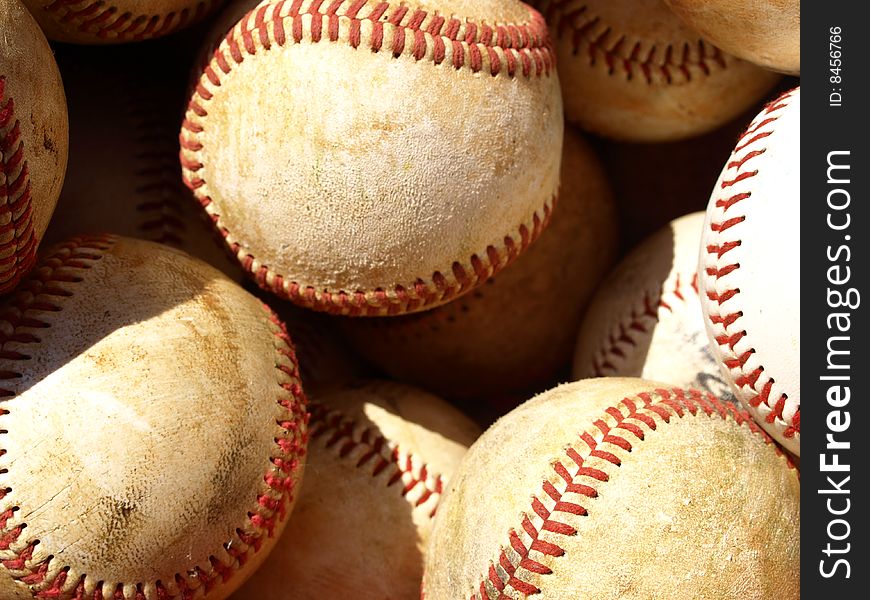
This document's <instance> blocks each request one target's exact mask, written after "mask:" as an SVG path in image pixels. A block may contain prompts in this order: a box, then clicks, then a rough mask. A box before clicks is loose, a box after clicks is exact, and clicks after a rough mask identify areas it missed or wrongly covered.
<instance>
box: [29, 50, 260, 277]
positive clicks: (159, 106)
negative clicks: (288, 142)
mask: <svg viewBox="0 0 870 600" xmlns="http://www.w3.org/2000/svg"><path fill="white" fill-rule="evenodd" d="M63 50H64V52H62V53H61V54H59V56H58V62H59V65H60V69H61V74H62V75H63V78H64V81H65V83H66V89H67V101H68V104H69V115H70V160H69V169H68V171H67V176H66V179H65V180H64V184H63V189H62V190H61V193H60V198H59V200H58V203H57V208H56V210H55V213H54V218H53V219H52V221H51V223H50V224H49V227H48V229H47V231H46V233H45V243H47V244H52V243H56V242H60V241H62V240H65V239H67V238H69V237H70V236H73V235H78V234H83V233H88V234H91V233H115V234H120V235H124V236H130V237H136V238H140V239H145V240H150V241H154V242H160V243H163V244H168V245H171V246H175V247H177V248H180V249H182V250H184V251H185V252H187V253H188V254H191V255H193V256H196V257H197V258H200V259H202V260H205V261H206V262H208V263H209V264H211V265H213V266H215V267H217V268H219V269H221V270H222V271H224V272H225V273H226V274H227V275H228V276H229V277H231V278H233V279H237V280H239V281H241V280H242V279H243V274H242V271H241V269H240V268H239V266H238V264H237V263H236V261H235V260H233V259H232V257H231V256H230V255H229V253H228V252H226V250H225V249H224V247H223V242H222V241H221V240H220V239H219V236H218V235H217V232H216V231H214V227H212V225H211V223H208V222H206V219H204V218H203V215H202V211H200V210H198V208H197V206H196V202H195V201H194V200H193V198H192V197H191V194H190V190H188V189H187V188H186V187H185V186H184V185H183V184H182V183H181V180H180V177H179V167H178V136H177V135H176V133H177V129H178V123H179V120H180V113H181V110H182V108H183V104H184V95H185V87H184V85H185V84H184V77H183V76H182V77H178V78H176V77H173V75H174V74H173V72H172V71H171V69H170V68H167V67H166V65H163V64H161V65H160V67H159V68H152V67H151V66H149V65H148V64H147V59H148V56H149V55H151V54H153V53H154V50H153V49H149V50H147V51H144V50H140V49H139V48H137V47H135V46H134V47H124V48H116V49H114V50H113V51H112V52H110V53H106V52H105V51H104V49H103V48H91V47H81V46H69V47H66V48H63ZM130 61H136V62H137V63H138V62H142V63H145V64H143V65H142V67H141V68H139V69H137V70H135V71H132V72H131V71H129V70H127V69H124V68H123V65H124V64H129V62H130Z"/></svg>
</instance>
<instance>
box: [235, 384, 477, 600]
mask: <svg viewBox="0 0 870 600" xmlns="http://www.w3.org/2000/svg"><path fill="white" fill-rule="evenodd" d="M311 415H312V416H311V445H310V448H309V455H308V463H307V466H306V472H305V484H304V486H303V487H302V489H301V492H300V496H299V502H298V503H297V505H296V508H295V510H294V511H293V515H292V516H291V518H290V522H289V523H288V524H287V528H286V530H285V532H284V534H283V537H282V538H281V540H280V541H279V542H278V544H277V546H276V547H275V550H274V552H272V554H271V555H270V556H269V559H268V560H267V561H266V562H265V563H264V564H263V566H262V567H261V568H260V570H259V571H257V573H256V574H255V575H254V576H253V577H252V578H251V579H250V580H249V581H248V583H247V584H245V586H244V587H242V588H241V589H240V590H239V591H238V592H237V593H236V594H235V595H233V600H319V599H321V598H353V599H354V600H369V599H370V600H388V599H389V600H392V599H396V600H399V599H405V598H415V597H418V596H419V593H420V579H421V577H422V574H423V555H424V553H425V547H426V543H427V541H428V538H429V533H430V531H431V527H432V518H433V516H434V514H435V511H436V509H437V508H438V504H439V502H440V500H441V493H442V490H443V489H444V487H445V486H446V485H447V483H448V481H449V479H450V476H451V475H452V474H453V471H454V470H455V469H456V467H457V465H458V464H459V461H460V460H461V458H462V456H463V455H464V454H465V452H466V450H467V449H468V446H470V445H471V444H472V443H473V442H474V440H475V439H477V437H478V436H479V435H480V430H479V429H478V428H477V426H476V425H474V424H473V423H472V422H471V421H470V420H469V419H468V418H467V417H465V416H464V415H463V414H461V413H460V412H458V411H457V410H456V409H455V408H453V407H451V406H450V405H449V404H447V403H446V402H444V401H443V400H441V399H439V398H438V397H436V396H433V395H431V394H429V393H426V392H423V391H420V390H418V389H416V388H413V387H409V386H406V385H400V384H397V383H390V382H382V381H374V382H367V383H362V384H359V385H356V386H352V387H348V388H345V389H344V390H341V391H337V392H334V393H331V394H327V395H325V396H323V397H322V398H321V400H320V401H319V402H317V403H313V404H312V412H311Z"/></svg>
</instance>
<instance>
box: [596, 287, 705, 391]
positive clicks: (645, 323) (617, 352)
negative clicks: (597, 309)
mask: <svg viewBox="0 0 870 600" xmlns="http://www.w3.org/2000/svg"><path fill="white" fill-rule="evenodd" d="M697 278H698V276H697V274H693V276H692V279H691V284H690V285H689V286H688V289H687V286H686V284H685V281H684V279H682V278H681V277H680V274H679V273H677V276H676V280H675V281H674V283H673V286H672V287H671V289H664V285H663V286H662V289H660V290H659V292H658V294H656V295H654V296H651V295H650V294H649V293H648V292H644V295H643V299H642V300H641V303H640V304H639V305H638V306H635V307H633V308H632V309H631V313H630V314H629V315H628V317H627V318H625V319H623V320H622V321H621V322H620V323H618V324H617V330H616V331H612V332H611V333H610V334H609V335H608V336H607V339H606V341H605V344H604V346H602V347H601V348H599V349H598V351H597V352H596V353H595V357H594V358H593V362H592V369H593V373H594V376H595V377H606V376H608V375H613V374H614V373H616V372H617V366H616V365H615V364H614V362H613V361H614V357H617V358H625V357H626V353H625V351H624V350H623V348H622V346H623V345H626V344H627V345H628V346H631V347H635V346H637V343H638V342H637V339H636V338H637V334H638V333H639V334H647V333H649V331H650V330H651V329H652V328H653V327H655V325H656V323H658V322H659V311H660V310H662V309H663V310H666V311H668V312H673V310H674V308H673V306H672V304H674V300H677V301H679V302H685V296H684V294H691V293H694V294H697V293H698V280H697Z"/></svg>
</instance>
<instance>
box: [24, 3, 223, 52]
mask: <svg viewBox="0 0 870 600" xmlns="http://www.w3.org/2000/svg"><path fill="white" fill-rule="evenodd" d="M22 1H23V2H24V4H25V5H26V6H27V8H29V9H30V12H31V13H32V14H33V16H34V17H35V18H36V20H37V21H39V25H40V27H42V30H43V31H45V35H46V36H48V38H49V39H51V40H53V41H55V42H68V43H73V44H116V43H120V42H135V41H140V40H147V39H152V38H156V37H161V36H164V35H167V34H169V33H172V32H174V31H177V30H179V29H182V28H184V27H187V26H188V25H190V24H191V23H193V22H195V21H198V20H200V19H202V18H203V17H204V16H206V15H207V14H208V13H210V12H211V11H212V10H214V9H215V8H216V7H217V6H220V5H221V4H223V3H224V1H225V0H147V1H146V0H22Z"/></svg>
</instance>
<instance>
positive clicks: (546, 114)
mask: <svg viewBox="0 0 870 600" xmlns="http://www.w3.org/2000/svg"><path fill="white" fill-rule="evenodd" d="M254 4H255V2H252V1H251V0H242V1H241V3H239V4H235V5H231V6H230V7H229V8H228V10H229V11H230V12H231V14H235V12H237V11H239V9H240V7H241V8H246V7H248V6H252V5H254ZM217 31H218V32H219V34H216V35H215V38H216V39H221V38H219V37H218V35H224V30H223V28H222V27H221V28H218V29H217ZM562 131H563V120H562V100H561V95H560V93H559V83H558V78H557V76H556V71H555V64H554V57H553V56H552V55H551V45H550V42H549V38H548V35H547V30H546V26H545V25H544V22H543V19H542V18H541V16H540V15H539V14H538V13H537V12H535V11H534V10H532V9H531V8H529V7H528V6H526V5H525V4H523V3H521V2H519V1H517V0H475V1H471V0H416V1H412V2H410V3H406V2H401V3H400V2H382V1H380V0H365V1H363V0H344V1H341V2H302V3H300V2H262V3H260V4H259V6H257V7H255V8H254V10H252V11H251V12H250V13H248V14H247V15H245V16H244V17H242V18H241V20H239V21H238V22H237V23H236V24H235V26H233V27H232V29H231V30H230V31H229V33H226V34H225V35H224V37H223V38H222V39H221V41H220V43H219V44H217V47H216V49H215V51H214V53H213V54H212V55H211V59H210V61H207V64H206V65H205V67H204V69H203V70H202V71H201V74H200V75H199V77H198V81H197V83H196V85H195V87H194V90H193V92H192V96H191V99H190V104H189V108H188V110H187V114H186V119H185V121H184V123H183V125H182V130H181V145H182V151H181V164H182V167H183V169H182V170H183V176H184V179H185V181H186V183H187V185H189V186H190V188H191V189H192V190H193V191H194V193H195V195H196V197H197V198H198V199H199V200H200V202H201V203H202V204H203V206H204V207H205V210H206V211H207V212H208V213H209V214H210V215H211V216H212V218H213V219H215V222H216V224H217V226H218V227H219V228H220V229H221V231H222V233H223V235H224V236H225V239H226V243H227V244H228V246H229V247H230V248H231V249H232V251H233V253H234V254H236V255H237V256H238V258H239V261H240V262H241V264H242V265H243V267H244V268H245V269H246V270H247V271H249V272H250V273H251V274H252V276H253V277H254V279H255V280H256V281H257V283H259V284H260V285H261V286H262V287H264V288H266V289H268V290H271V291H272V292H274V293H276V294H278V295H280V296H283V297H286V298H289V299H291V300H292V301H294V302H296V303H298V304H300V305H302V306H306V307H310V308H314V309H317V310H322V311H328V312H332V313H339V314H349V315H385V314H398V313H402V312H408V311H414V310H421V309H424V308H429V307H433V306H436V305H438V304H442V303H444V302H447V301H448V300H451V299H453V298H455V297H456V296H458V295H460V294H463V293H465V292H467V291H468V290H470V289H471V288H472V287H474V286H475V285H477V284H479V283H483V282H484V281H486V280H487V279H488V278H489V277H491V276H492V275H493V274H494V273H495V272H496V271H498V270H500V269H501V268H502V267H504V266H505V265H506V264H507V263H508V262H510V261H511V260H513V259H514V258H515V257H516V256H517V255H518V254H520V253H521V252H522V251H523V250H525V248H526V247H527V246H529V244H531V243H532V241H533V240H534V239H535V238H537V236H538V235H539V233H540V232H541V231H542V230H543V228H544V226H545V224H546V222H547V221H548V218H549V215H550V211H551V208H552V206H553V202H554V199H555V197H556V194H557V188H558V183H559V163H560V158H561V146H562Z"/></svg>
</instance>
